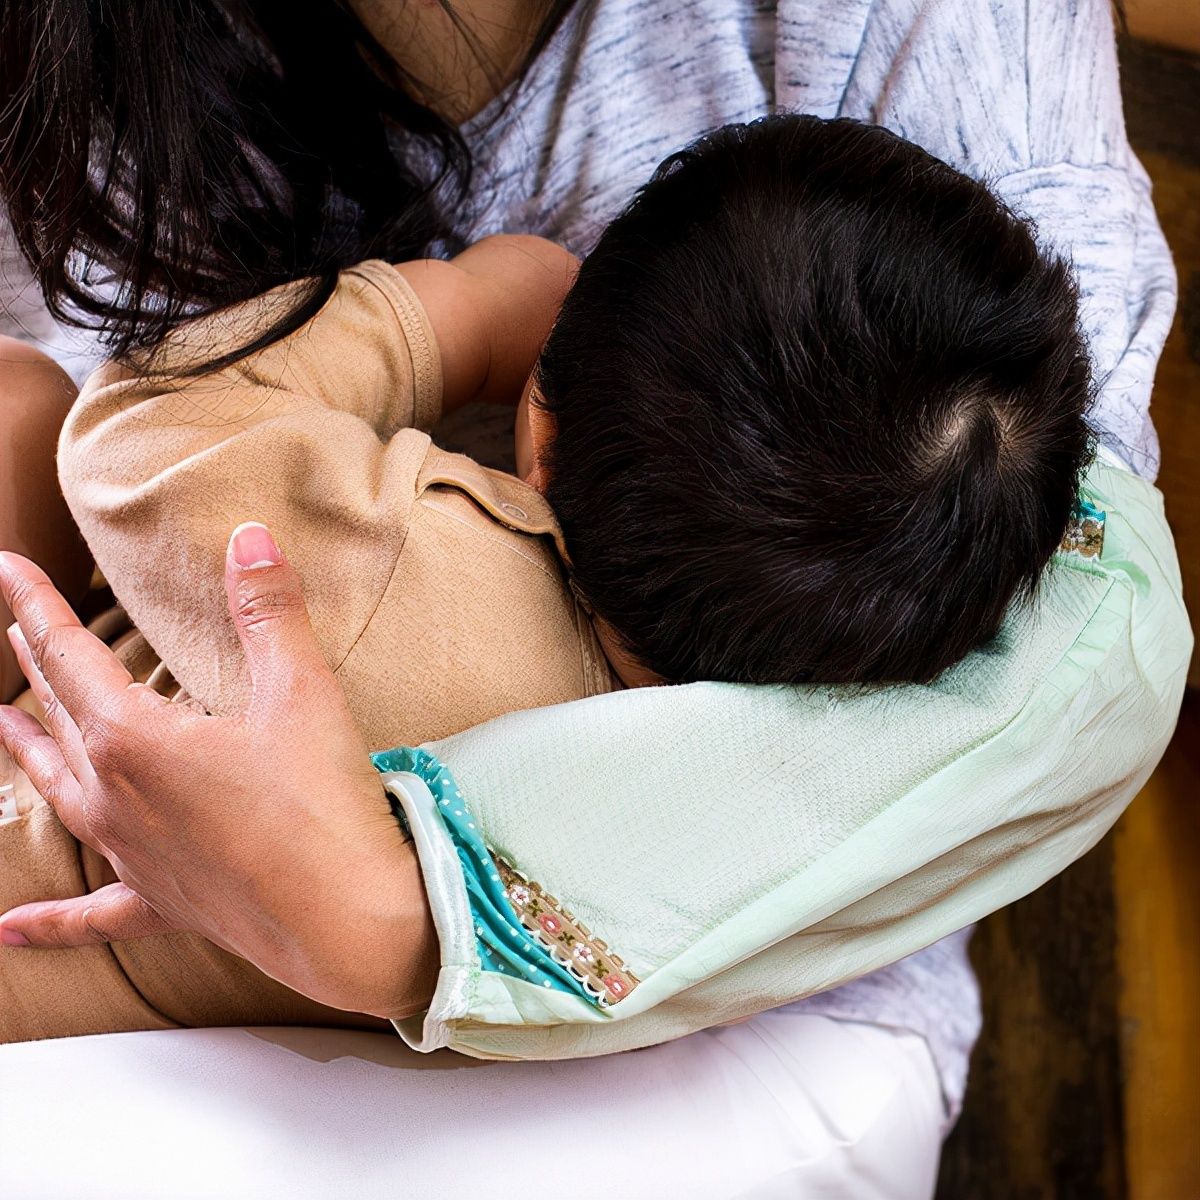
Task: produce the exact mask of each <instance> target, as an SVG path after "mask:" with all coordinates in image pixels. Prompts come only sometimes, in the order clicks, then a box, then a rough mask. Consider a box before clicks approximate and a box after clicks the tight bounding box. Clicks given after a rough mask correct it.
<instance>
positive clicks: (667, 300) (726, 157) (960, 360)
mask: <svg viewBox="0 0 1200 1200" xmlns="http://www.w3.org/2000/svg"><path fill="white" fill-rule="evenodd" d="M539 376H540V383H541V390H542V392H543V394H544V396H545V404H546V406H547V407H548V408H549V409H550V410H551V411H552V413H553V414H554V418H555V422H556V435H555V441H554V444H553V446H552V447H551V449H550V452H549V459H548V462H547V464H546V465H547V467H548V469H549V488H548V498H549V499H550V502H551V503H552V505H553V506H554V508H555V509H556V510H557V512H558V515H559V518H560V520H561V522H562V526H563V531H564V534H565V536H566V539H567V544H568V547H569V549H570V551H571V555H572V560H573V564H574V572H575V579H576V583H577V585H578V586H579V588H580V589H581V590H582V591H583V593H584V594H585V595H586V596H587V598H588V600H589V601H590V603H591V604H592V606H593V607H594V608H595V610H596V612H597V613H598V614H599V615H600V616H602V617H603V618H604V619H605V620H606V621H607V623H608V624H609V625H610V626H611V627H612V628H613V629H614V630H615V631H616V632H617V633H618V634H619V635H620V637H621V638H622V639H623V640H624V642H625V643H626V646H627V648H628V650H629V651H630V652H631V653H632V655H633V656H634V657H635V658H636V659H638V660H639V661H640V662H641V663H642V664H644V665H645V666H647V667H649V668H650V669H651V670H653V671H655V672H656V673H657V674H659V675H661V676H662V677H663V678H664V679H667V680H671V681H685V680H695V679H723V680H738V681H742V682H763V683H766V682H825V683H850V682H858V683H870V682H896V681H912V682H924V681H928V680H931V679H933V678H935V677H936V676H937V675H938V674H939V673H941V672H942V671H943V670H945V669H946V668H947V667H948V666H950V665H951V664H953V663H955V662H957V661H959V660H960V659H962V658H963V657H964V656H965V655H966V654H968V653H969V652H970V651H971V650H972V649H974V648H975V647H977V646H979V645H980V644H981V643H983V642H985V641H986V640H987V639H989V638H991V637H992V636H994V635H995V633H996V632H997V631H998V629H999V627H1000V624H1001V622H1002V620H1003V618H1004V615H1005V612H1006V610H1007V609H1008V607H1009V605H1010V604H1011V603H1013V602H1014V601H1015V600H1019V599H1023V598H1028V597H1030V596H1032V595H1033V593H1034V591H1035V589H1036V587H1037V583H1038V580H1039V578H1040V576H1041V574H1042V571H1043V569H1044V568H1045V566H1046V564H1047V562H1048V561H1049V559H1050V556H1051V554H1052V553H1053V552H1054V550H1055V548H1056V547H1057V546H1058V545H1059V543H1060V541H1061V539H1062V536H1063V533H1064V530H1065V528H1066V526H1067V524H1068V521H1069V520H1070V517H1071V513H1072V509H1073V507H1074V504H1075V499H1076V493H1077V487H1078V483H1079V476H1080V473H1081V471H1082V469H1083V467H1084V465H1085V463H1086V461H1087V457H1088V454H1089V445H1090V439H1089V431H1088V427H1087V422H1086V417H1085V414H1086V412H1087V409H1088V405H1089V402H1090V382H1089V367H1088V360H1087V354H1086V348H1085V345H1084V342H1083V339H1082V336H1081V334H1080V331H1079V328H1078V319H1077V296H1076V290H1075V285H1074V282H1073V279H1072V276H1071V272H1070V270H1069V269H1068V267H1067V265H1066V264H1064V263H1063V262H1061V261H1059V260H1057V259H1055V258H1054V257H1052V256H1050V255H1047V254H1043V253H1040V252H1039V250H1038V248H1037V246H1036V244H1035V242H1034V238H1033V235H1032V233H1031V231H1030V229H1029V228H1028V227H1027V225H1026V224H1024V223H1023V222H1022V221H1020V220H1019V219H1017V217H1015V216H1014V215H1013V214H1012V213H1011V212H1010V211H1009V210H1008V209H1007V208H1005V206H1004V205H1003V204H1002V203H1000V201H998V200H997V199H996V198H995V197H994V196H993V195H992V194H991V193H990V192H989V191H988V190H987V188H985V187H984V186H983V185H982V184H980V183H978V182H976V181H974V180H971V179H968V178H967V177H966V176H964V175H962V174H960V173H958V172H957V171H955V170H953V169H951V168H950V167H948V166H946V165H945V164H944V163H942V162H940V161H938V160H937V159H935V158H933V157H932V156H930V155H929V154H927V153H925V152H924V151H923V150H921V149H919V148H918V147H916V146H914V145H912V144H910V143H908V142H905V141H903V140H902V139H900V138H898V137H896V136H894V135H893V134H891V133H889V132H887V131H886V130H884V129H881V128H878V127H875V126H868V125H862V124H858V123H856V122H852V121H848V120H834V121H824V120H820V119H818V118H815V117H796V116H792V117H773V118H767V119H765V120H762V121H758V122H755V123H754V124H752V125H745V126H731V127H727V128H725V129H721V130H718V131H717V132H716V133H714V134H712V135H710V136H709V137H707V138H704V139H702V140H701V141H699V142H698V143H696V144H695V145H694V146H692V147H690V148H689V149H687V150H685V151H683V152H681V153H679V154H676V155H674V156H673V157H671V158H670V159H668V160H667V161H666V162H665V163H664V164H663V165H662V166H661V167H660V168H659V170H658V172H657V173H656V174H655V176H654V179H653V180H652V181H651V182H650V184H649V185H648V186H647V187H646V188H645V189H643V191H642V192H641V193H640V194H639V195H638V197H637V198H636V199H635V200H634V201H633V203H632V204H631V205H630V206H629V207H628V208H627V209H626V211H625V212H624V213H623V214H622V215H621V216H620V217H618V218H617V220H616V221H614V222H613V224H612V225H611V226H610V227H609V228H608V230H607V231H606V232H605V234H604V236H603V237H602V238H601V240H600V242H599V244H598V245H597V247H596V249H595V251H594V252H593V253H592V255H591V256H590V257H589V258H588V259H587V260H586V261H585V262H584V265H583V268H582V270H581V272H580V275H579V280H578V283H577V284H576V286H575V288H574V290H573V291H572V292H571V294H570V296H569V297H568V298H567V301H566V304H565V306H564V307H563V310H562V314H561V316H560V317H559V320H558V323H557V325H556V326H555V329H554V332H553V333H552V335H551V337H550V340H549V342H548V343H547V346H546V348H545V350H544V352H543V355H542V359H541V362H540V365H539Z"/></svg>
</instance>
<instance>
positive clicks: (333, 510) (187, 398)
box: [59, 262, 441, 712]
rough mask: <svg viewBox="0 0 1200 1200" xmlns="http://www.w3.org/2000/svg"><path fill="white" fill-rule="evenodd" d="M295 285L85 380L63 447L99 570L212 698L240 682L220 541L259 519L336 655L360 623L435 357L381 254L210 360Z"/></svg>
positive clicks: (191, 681) (405, 510)
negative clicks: (283, 329)
mask: <svg viewBox="0 0 1200 1200" xmlns="http://www.w3.org/2000/svg"><path fill="white" fill-rule="evenodd" d="M299 286H304V285H293V287H289V288H285V289H282V290H279V291H276V292H272V293H269V294H268V295H267V296H265V297H262V298H260V299H257V300H254V301H251V302H249V303H247V304H245V305H240V306H238V307H237V308H234V309H230V310H227V311H225V312H223V313H219V314H217V315H216V316H213V317H210V318H207V319H205V320H203V321H201V322H196V323H193V324H191V325H188V326H185V327H184V328H183V330H181V331H179V332H178V333H177V334H176V335H175V336H174V337H172V339H170V340H169V341H168V342H167V343H166V345H165V346H164V347H162V348H161V349H160V350H158V351H156V353H155V357H154V359H153V360H152V362H151V363H150V364H148V365H147V366H145V367H143V369H142V370H140V371H134V370H133V369H131V368H130V367H127V366H124V365H121V364H115V363H110V364H107V365H106V366H104V367H102V368H101V369H100V370H98V371H97V372H95V373H94V374H93V375H92V376H91V377H90V378H89V380H88V381H87V383H86V384H85V386H84V388H83V391H82V393H81V394H80V397H79V399H78V400H77V402H76V404H75V406H74V407H73V409H72V411H71V413H70V415H69V417H68V419H67V422H66V424H65V426H64V429H63V433H62V437H61V439H60V443H59V473H60V478H61V481H62V485H63V490H64V493H65V495H66V498H67V502H68V504H69V505H70V508H71V511H72V513H73V514H74V516H75V519H76V521H77V522H78V524H79V527H80V529H81V531H82V532H83V535H84V537H85V538H86V540H87V543H88V545H89V547H90V548H91V550H92V553H93V554H94V555H95V558H96V562H97V564H98V565H99V567H100V569H101V570H102V571H103V573H104V575H105V577H106V579H107V581H108V583H109V584H110V585H111V586H112V588H113V590H114V592H115V593H116V594H117V595H118V596H119V597H120V599H121V602H122V604H123V605H124V607H125V608H126V609H127V610H128V612H129V615H130V617H131V618H132V620H133V621H134V623H135V624H136V625H137V626H138V628H139V629H140V630H141V631H142V632H143V633H144V634H145V636H146V638H147V640H148V641H149V642H150V644H151V646H153V647H154V649H155V651H156V652H157V653H158V654H159V655H160V656H161V658H162V659H163V661H164V662H166V664H167V665H168V667H169V668H170V669H171V671H172V672H173V674H174V675H175V677H176V679H178V681H179V683H180V684H181V685H182V686H183V688H184V689H185V690H186V691H187V692H188V693H190V694H191V695H192V696H194V697H196V698H197V699H199V700H200V701H201V702H203V703H204V704H205V705H206V706H207V707H208V708H210V709H211V710H213V711H218V712H219V711H227V710H228V709H230V708H236V706H238V705H239V704H240V702H241V701H242V700H243V699H244V696H245V689H246V687H247V686H248V681H247V679H246V677H245V670H244V665H243V662H242V655H241V652H240V649H239V646H238V643H237V639H236V636H235V634H234V631H233V628H232V626H231V625H230V624H229V622H228V621H226V620H222V619H221V617H222V615H223V614H224V612H225V610H226V600H225V598H224V593H223V584H222V579H223V574H224V572H223V563H224V557H225V547H226V544H227V542H228V539H229V535H230V533H231V532H232V530H233V529H234V527H235V526H236V525H238V524H240V523H241V522H243V521H246V520H257V521H262V522H265V523H267V524H269V525H270V527H271V529H272V531H273V533H274V534H275V536H276V537H277V538H278V540H279V542H280V544H281V546H282V547H283V548H284V551H285V553H287V554H288V556H289V559H290V560H291V561H292V562H293V563H294V565H295V566H296V568H297V569H298V570H299V571H300V573H301V575H302V577H303V579H304V584H305V595H306V599H307V601H308V605H309V611H310V613H311V615H312V618H313V626H314V628H315V630H316V631H317V635H318V637H319V638H320V640H321V643H322V646H323V648H324V650H325V653H326V656H327V658H328V659H329V661H330V663H331V665H333V666H334V667H335V668H336V667H337V666H338V664H339V663H340V662H341V661H342V659H343V658H344V657H345V656H346V654H347V653H348V652H349V650H350V648H351V647H352V646H353V645H354V643H355V641H356V639H357V638H358V637H359V636H360V634H361V633H362V631H363V630H364V629H365V628H366V625H367V623H368V622H369V621H370V619H371V616H372V614H373V613H374V611H375V607H376V605H377V604H378V603H379V600H380V597H381V596H382V595H383V593H384V591H385V589H386V587H387V584H388V581H389V579H390V578H391V576H392V573H393V571H394V569H395V565H396V561H397V558H398V556H399V554H400V551H401V548H402V547H403V545H404V542H405V536H406V533H407V529H408V523H409V517H410V514H411V511H412V507H413V504H414V500H415V496H416V489H417V480H418V476H419V472H420V470H421V467H422V464H423V463H424V461H425V458H426V455H427V452H428V450H429V446H430V442H429V437H428V435H427V434H425V433H423V432H420V431H419V429H418V428H416V426H421V425H428V424H429V423H431V422H432V421H434V420H435V419H436V418H437V416H438V413H439V410H440V404H441V362H440V357H439V352H438V347H437V343H436V340H435V338H434V333H433V330H432V329H431V328H430V325H429V321H428V319H427V317H426V314H425V312H424V310H423V308H422V306H421V304H420V302H419V301H418V299H417V297H416V296H415V294H414V293H413V292H412V289H411V288H410V287H409V286H408V284H407V283H406V282H405V281H404V280H403V278H402V277H401V276H400V275H399V274H398V273H397V272H396V271H394V270H393V269H392V268H391V267H390V266H389V265H388V264H386V263H382V262H369V263H364V264H362V265H361V266H359V267H356V268H354V269H352V270H349V271H346V272H343V273H342V275H341V276H340V277H339V279H338V282H337V286H336V288H335V290H334V292H333V295H332V296H331V297H330V299H329V300H328V301H327V302H326V304H325V305H324V307H323V308H322V309H321V310H320V312H319V313H318V314H317V315H316V316H315V317H314V318H313V319H312V320H310V321H309V322H308V323H307V324H305V325H304V326H303V327H301V328H300V329H298V330H297V331H296V332H295V333H293V334H291V335H290V336H288V337H286V338H284V339H282V340H280V341H278V342H276V343H274V344H272V345H270V346H268V347H267V348H266V349H264V350H260V351H258V352H256V353H254V354H251V355H249V356H247V357H244V358H242V359H240V360H238V361H237V362H235V363H233V364H232V365H231V366H226V367H224V368H222V369H220V370H218V371H215V372H203V373H196V367H197V366H201V365H202V364H203V363H205V362H206V361H211V360H212V359H213V358H214V357H215V356H217V355H220V354H223V353H225V352H227V351H228V350H230V349H231V348H233V347H235V346H238V345H242V344H245V343H246V342H247V341H249V340H250V339H251V338H252V337H253V336H254V335H256V334H257V333H259V332H261V331H262V329H264V328H267V327H268V325H269V323H270V322H271V321H272V320H273V319H274V318H275V317H276V316H277V315H278V313H279V311H280V310H281V308H282V306H283V305H284V304H285V303H287V302H289V301H290V300H292V299H294V287H299Z"/></svg>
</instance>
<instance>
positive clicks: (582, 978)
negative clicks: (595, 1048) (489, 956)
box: [488, 846, 640, 1008]
mask: <svg viewBox="0 0 1200 1200" xmlns="http://www.w3.org/2000/svg"><path fill="white" fill-rule="evenodd" d="M488 850H489V852H490V853H491V856H492V861H493V862H495V864H496V869H497V870H498V871H499V873H500V879H501V881H502V882H503V884H504V894H505V895H506V896H507V897H508V902H509V903H510V904H511V905H512V906H513V909H514V911H515V912H516V914H517V915H518V916H519V917H520V918H521V924H522V926H524V928H525V929H526V930H528V931H529V932H530V933H531V934H533V936H534V937H535V938H536V939H537V941H538V944H539V945H541V946H543V947H544V948H545V949H546V950H548V951H549V952H550V954H551V956H552V957H553V958H554V961H555V962H557V963H558V964H560V965H561V966H564V967H566V969H567V970H568V971H570V972H571V974H572V975H573V976H574V977H575V978H576V979H578V980H579V982H580V983H582V984H583V986H584V987H585V988H587V990H588V992H589V993H590V994H591V995H593V996H594V997H595V998H596V1000H597V1001H598V1002H599V1004H600V1006H601V1008H608V1007H610V1006H611V1005H613V1004H617V1003H619V1002H620V1001H622V1000H624V999H625V997H626V996H628V995H629V994H630V993H631V992H632V991H633V990H634V988H636V987H637V985H638V983H639V982H640V980H639V979H638V978H637V976H636V975H634V974H633V972H632V971H630V970H629V968H628V967H626V965H625V964H624V963H623V962H622V961H621V960H620V959H619V958H618V957H617V956H616V955H615V954H613V953H612V951H611V950H609V948H608V947H607V946H606V945H605V944H604V943H603V942H602V941H601V940H600V939H599V938H597V937H593V936H592V934H591V933H589V932H588V930H587V928H586V927H585V926H584V925H582V924H581V923H580V922H579V921H578V920H576V919H575V917H573V916H572V915H571V914H570V913H569V912H567V910H566V909H565V908H563V906H562V905H561V904H560V903H559V902H558V901H557V900H555V898H554V897H553V896H550V895H547V893H546V892H544V891H543V890H542V888H541V887H540V885H538V884H537V883H534V882H533V880H531V879H528V878H527V877H526V876H524V875H522V874H521V872H520V871H518V870H517V869H516V868H515V867H514V866H512V864H511V863H507V862H505V860H504V859H503V858H501V857H500V855H499V854H497V853H496V851H495V850H493V849H492V848H491V847H490V846H489V847H488Z"/></svg>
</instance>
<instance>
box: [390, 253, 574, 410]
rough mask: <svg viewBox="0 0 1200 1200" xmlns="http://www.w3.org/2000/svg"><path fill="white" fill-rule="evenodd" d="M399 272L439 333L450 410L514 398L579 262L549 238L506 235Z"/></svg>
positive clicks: (444, 402) (406, 266)
mask: <svg viewBox="0 0 1200 1200" xmlns="http://www.w3.org/2000/svg"><path fill="white" fill-rule="evenodd" d="M396 269H397V270H398V271H399V272H400V274H401V275H403V276H404V278H405V279H407V280H408V282H409V284H410V286H411V287H412V289H413V291H415V292H416V293H417V295H418V296H419V297H420V299H421V303H422V305H423V306H424V308H425V311H426V313H427V314H428V315H429V322H430V324H431V325H432V326H433V328H434V329H435V330H436V332H437V339H438V344H439V346H440V347H441V352H442V377H443V385H444V394H443V400H442V405H443V408H444V410H445V411H447V412H449V411H451V410H453V409H455V408H458V407H460V406H461V405H463V404H466V403H468V402H470V401H472V400H482V401H486V402H488V403H495V404H512V405H515V404H516V403H517V401H518V400H519V399H520V398H521V392H522V390H523V388H524V386H525V381H526V379H528V378H529V374H530V372H531V371H532V370H533V366H534V363H536V362H537V358H538V355H539V354H540V353H541V349H542V343H543V342H544V341H545V340H546V338H547V337H548V336H549V334H550V329H551V327H552V326H553V324H554V321H555V318H556V317H557V316H558V310H559V309H560V308H561V307H562V302H563V300H564V298H565V297H566V294H567V292H568V291H569V290H570V288H571V285H572V284H573V283H574V282H575V276H576V274H577V273H578V271H579V260H578V259H577V258H576V257H575V256H574V255H573V254H571V253H570V252H569V251H567V250H564V249H563V248H562V247H561V246H556V245H555V244H554V243H553V242H548V241H547V240H546V239H545V238H539V237H531V236H528V235H523V234H512V235H510V234H501V235H498V236H496V237H490V238H485V239H484V240H483V241H481V242H476V243H475V245H473V246H471V247H470V248H469V249H467V250H464V251H463V253H462V254H459V255H458V256H457V257H455V258H454V259H452V260H451V261H450V262H443V261H442V260H440V259H420V260H418V261H416V262H409V263H402V264H400V265H399V266H398V267H397V268H396Z"/></svg>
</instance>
